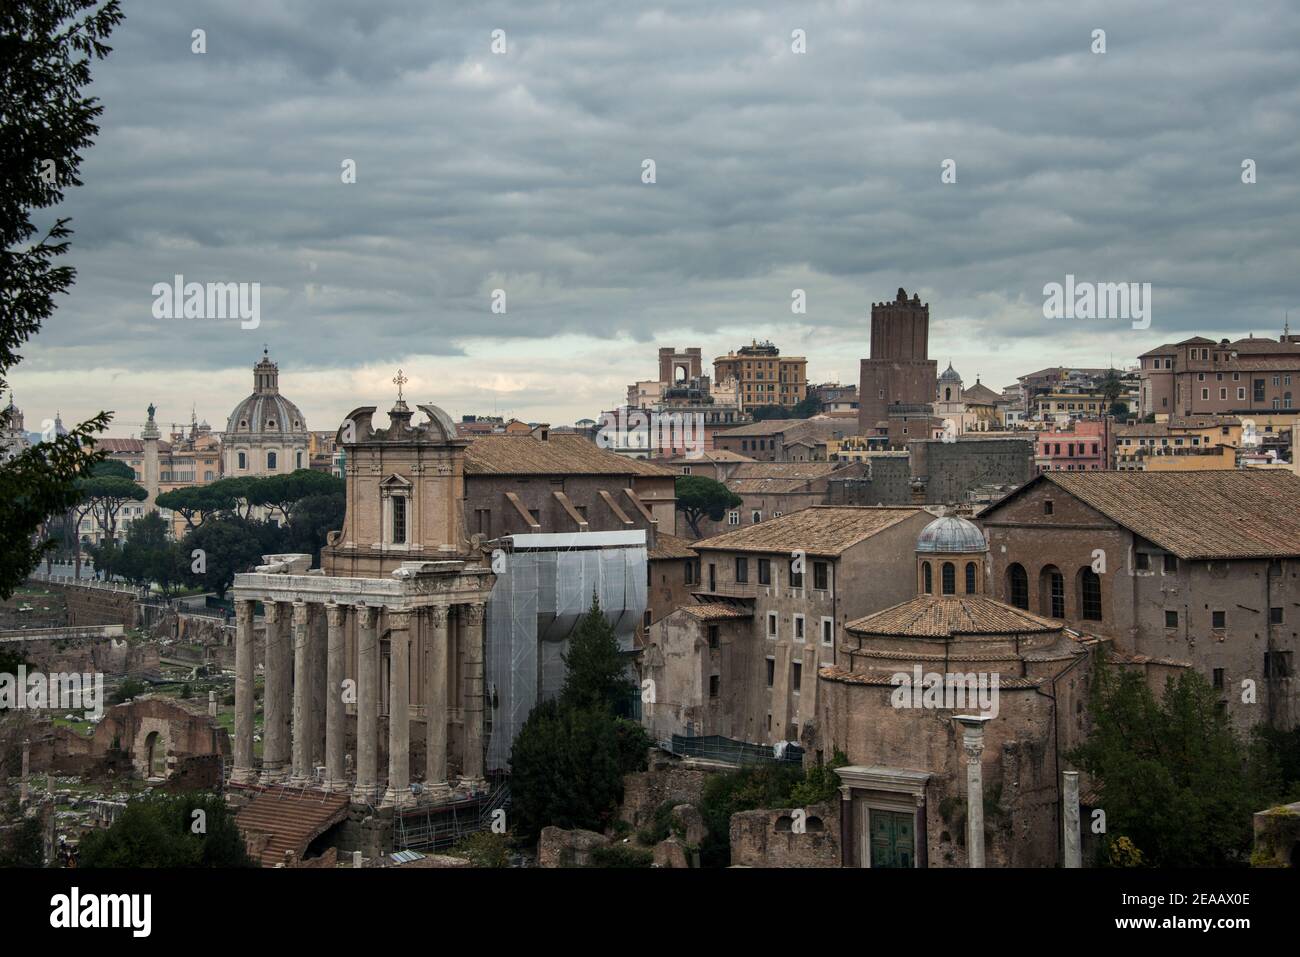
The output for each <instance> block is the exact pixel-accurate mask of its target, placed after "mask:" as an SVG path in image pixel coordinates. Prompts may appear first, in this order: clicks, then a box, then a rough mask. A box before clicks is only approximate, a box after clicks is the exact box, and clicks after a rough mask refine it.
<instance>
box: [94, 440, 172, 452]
mask: <svg viewBox="0 0 1300 957" xmlns="http://www.w3.org/2000/svg"><path fill="white" fill-rule="evenodd" d="M95 448H97V449H104V450H105V451H107V452H109V453H110V454H118V455H121V454H124V453H125V454H128V455H130V454H134V455H143V454H144V439H96V440H95ZM171 450H172V444H171V443H170V442H168V441H166V440H165V439H159V440H158V451H159V452H170V451H171Z"/></svg>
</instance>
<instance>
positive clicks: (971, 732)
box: [953, 714, 992, 867]
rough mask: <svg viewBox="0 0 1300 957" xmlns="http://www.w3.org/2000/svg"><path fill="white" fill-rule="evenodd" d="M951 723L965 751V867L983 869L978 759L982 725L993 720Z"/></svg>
mask: <svg viewBox="0 0 1300 957" xmlns="http://www.w3.org/2000/svg"><path fill="white" fill-rule="evenodd" d="M953 720H954V721H956V722H957V723H958V724H959V725H961V737H962V741H961V743H962V750H963V751H965V752H966V866H967V867H983V866H984V771H983V766H982V765H981V763H980V756H981V755H982V754H983V753H984V722H986V721H991V720H992V718H985V717H982V716H980V715H971V714H959V715H954V716H953Z"/></svg>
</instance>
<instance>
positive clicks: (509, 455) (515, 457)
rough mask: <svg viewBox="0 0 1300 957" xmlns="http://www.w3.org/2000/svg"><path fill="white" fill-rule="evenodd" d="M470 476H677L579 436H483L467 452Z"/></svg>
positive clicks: (475, 440)
mask: <svg viewBox="0 0 1300 957" xmlns="http://www.w3.org/2000/svg"><path fill="white" fill-rule="evenodd" d="M465 474H466V475H645V476H654V475H661V476H675V475H676V474H677V473H676V472H673V471H672V470H671V469H666V468H664V467H663V466H660V465H654V464H652V463H650V462H647V461H645V460H644V459H633V458H628V457H626V456H623V455H617V454H616V453H614V452H607V451H606V450H604V449H602V448H600V447H599V446H598V445H596V443H595V442H592V441H591V440H590V439H588V438H586V437H585V436H582V435H577V434H575V433H559V434H557V433H555V432H552V433H550V436H549V438H547V439H546V440H545V441H543V440H541V439H539V438H535V437H534V436H532V435H526V434H525V435H479V436H475V437H474V438H473V439H472V440H471V441H470V444H469V447H468V448H467V449H466V450H465Z"/></svg>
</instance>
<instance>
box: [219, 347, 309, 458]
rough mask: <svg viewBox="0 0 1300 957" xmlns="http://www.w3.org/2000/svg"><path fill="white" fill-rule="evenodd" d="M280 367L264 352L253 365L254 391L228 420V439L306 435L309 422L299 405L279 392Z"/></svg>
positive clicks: (235, 409)
mask: <svg viewBox="0 0 1300 957" xmlns="http://www.w3.org/2000/svg"><path fill="white" fill-rule="evenodd" d="M279 380H280V369H279V366H277V365H276V364H275V363H274V362H272V361H271V359H270V357H269V356H267V354H266V353H265V351H263V353H262V361H261V362H259V363H258V364H257V365H255V366H253V394H252V395H250V396H249V397H248V398H246V399H244V400H243V401H242V402H240V403H239V404H238V405H237V406H235V408H234V411H232V412H231V413H230V418H229V419H227V420H226V436H227V439H231V438H235V437H237V436H258V435H304V436H305V435H306V434H307V421H306V419H304V418H303V414H302V412H301V411H300V410H299V409H298V407H297V406H296V405H294V404H293V403H292V402H290V401H289V400H288V399H286V398H285V397H284V396H282V395H280V381H279Z"/></svg>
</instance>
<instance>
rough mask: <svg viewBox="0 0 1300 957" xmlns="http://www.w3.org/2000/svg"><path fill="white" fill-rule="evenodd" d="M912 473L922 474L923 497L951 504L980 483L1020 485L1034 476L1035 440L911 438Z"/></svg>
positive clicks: (929, 500)
mask: <svg viewBox="0 0 1300 957" xmlns="http://www.w3.org/2000/svg"><path fill="white" fill-rule="evenodd" d="M909 449H910V451H911V454H912V477H913V478H924V479H925V480H926V484H925V501H926V503H927V504H931V505H952V504H957V503H959V502H963V501H965V498H966V493H967V492H968V491H970V490H971V489H974V488H978V487H979V486H982V485H1023V484H1024V483H1025V482H1028V481H1029V480H1030V479H1031V478H1033V477H1034V441H1033V439H1032V438H1024V439H1018V438H1017V439H958V440H957V441H956V442H943V441H937V440H933V439H931V440H927V441H923V442H912V443H911V444H910V446H909Z"/></svg>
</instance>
